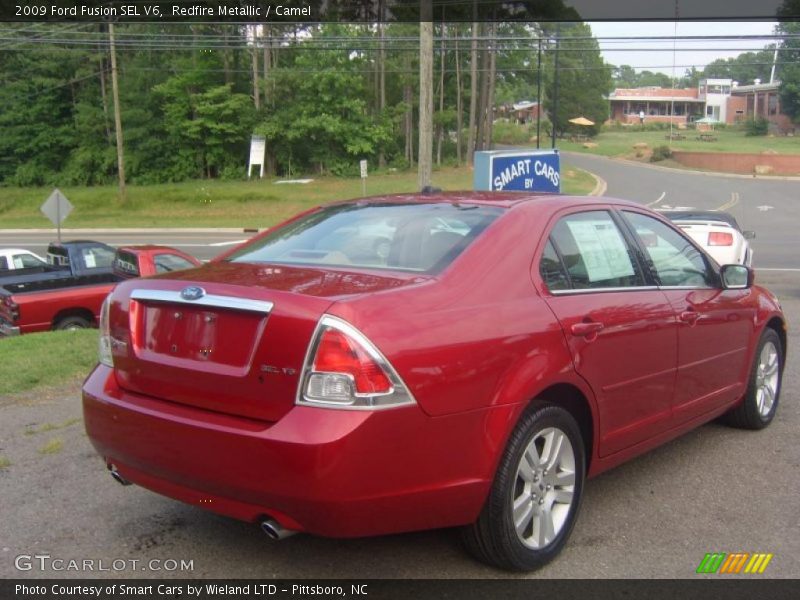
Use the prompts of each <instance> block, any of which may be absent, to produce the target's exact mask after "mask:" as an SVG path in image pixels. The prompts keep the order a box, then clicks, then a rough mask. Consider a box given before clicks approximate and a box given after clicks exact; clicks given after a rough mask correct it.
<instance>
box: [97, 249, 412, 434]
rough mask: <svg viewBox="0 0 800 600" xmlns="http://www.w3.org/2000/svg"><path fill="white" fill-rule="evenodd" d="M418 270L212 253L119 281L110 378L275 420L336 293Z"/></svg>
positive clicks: (400, 282) (386, 284)
mask: <svg viewBox="0 0 800 600" xmlns="http://www.w3.org/2000/svg"><path fill="white" fill-rule="evenodd" d="M419 280H420V278H419V277H416V276H405V275H404V274H402V273H401V274H398V275H397V276H394V274H392V275H388V276H387V275H383V274H379V275H376V274H367V273H353V272H344V271H331V270H328V269H315V268H297V267H286V266H276V265H252V264H233V263H217V264H212V265H207V266H205V267H202V268H200V269H193V270H190V271H184V272H180V273H171V274H169V277H168V278H167V277H156V278H149V279H145V280H129V281H126V282H124V283H121V284H120V285H119V286H118V288H117V291H116V292H115V294H114V302H113V306H112V311H111V335H112V337H113V338H114V339H115V340H116V341H115V342H114V343H112V347H113V353H114V367H115V373H116V377H117V381H118V383H119V385H120V386H121V387H122V388H124V389H127V390H130V391H132V392H136V393H140V394H145V395H148V396H154V397H158V398H161V399H164V400H168V401H172V402H178V403H182V404H188V405H192V406H197V407H199V408H204V409H207V410H212V411H216V412H221V413H227V414H234V415H238V416H244V417H249V418H252V419H257V420H262V421H277V420H278V419H280V418H281V417H282V416H283V415H284V414H285V413H286V412H288V411H289V410H290V409H291V408H292V406H293V405H294V401H295V396H296V393H297V386H298V383H299V380H300V376H301V370H302V367H303V361H304V359H305V355H306V351H307V348H308V345H309V343H310V341H311V336H312V335H313V332H314V329H315V328H316V325H317V322H318V321H319V318H320V317H321V316H322V315H323V314H324V313H325V312H326V311H327V310H328V308H329V307H330V306H331V305H332V304H333V303H334V302H336V301H337V300H340V299H343V298H346V297H350V296H353V295H360V294H363V293H366V292H378V291H385V290H391V289H396V288H398V287H402V286H405V285H409V284H413V283H415V282H418V281H419Z"/></svg>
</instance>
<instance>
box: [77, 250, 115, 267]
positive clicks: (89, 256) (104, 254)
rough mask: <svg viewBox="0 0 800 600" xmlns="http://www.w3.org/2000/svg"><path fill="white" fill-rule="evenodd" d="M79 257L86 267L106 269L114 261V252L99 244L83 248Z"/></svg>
mask: <svg viewBox="0 0 800 600" xmlns="http://www.w3.org/2000/svg"><path fill="white" fill-rule="evenodd" d="M81 257H82V258H83V264H84V265H86V268H87V269H107V268H109V267H111V265H112V264H113V262H114V252H113V251H112V250H109V249H108V248H103V247H101V246H96V247H93V248H83V249H82V250H81Z"/></svg>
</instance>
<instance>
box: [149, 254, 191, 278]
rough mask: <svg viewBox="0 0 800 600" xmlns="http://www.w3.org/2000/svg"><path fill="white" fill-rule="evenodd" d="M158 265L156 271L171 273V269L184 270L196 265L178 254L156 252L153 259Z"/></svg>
mask: <svg viewBox="0 0 800 600" xmlns="http://www.w3.org/2000/svg"><path fill="white" fill-rule="evenodd" d="M153 262H154V263H155V265H156V273H170V272H171V271H182V270H184V269H191V268H192V267H194V266H195V265H194V264H193V263H192V262H190V261H188V260H186V259H185V258H183V257H182V256H178V255H177V254H156V257H155V259H154V261H153Z"/></svg>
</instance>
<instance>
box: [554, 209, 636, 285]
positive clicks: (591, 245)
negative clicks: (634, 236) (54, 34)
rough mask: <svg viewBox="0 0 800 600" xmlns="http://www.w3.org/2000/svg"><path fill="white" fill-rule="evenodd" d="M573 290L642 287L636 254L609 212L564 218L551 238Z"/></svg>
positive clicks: (580, 214) (595, 212)
mask: <svg viewBox="0 0 800 600" xmlns="http://www.w3.org/2000/svg"><path fill="white" fill-rule="evenodd" d="M550 239H551V240H552V242H553V245H554V246H555V247H556V248H557V249H558V252H559V254H560V255H561V258H562V259H563V261H564V267H565V268H566V270H567V273H568V274H569V280H570V281H571V283H572V288H573V289H578V290H579V289H600V288H617V287H633V286H640V285H642V276H641V272H640V269H639V266H638V263H637V262H636V260H635V259H634V256H633V252H632V251H631V248H630V247H629V246H628V243H627V242H626V240H625V238H624V237H623V235H622V232H621V231H620V230H619V228H618V227H617V224H616V223H615V222H614V220H613V219H612V218H611V215H610V214H609V213H608V212H607V211H588V212H583V213H575V214H572V215H568V216H566V217H563V218H562V219H561V220H559V221H558V223H556V226H555V227H554V228H553V232H552V233H551V235H550Z"/></svg>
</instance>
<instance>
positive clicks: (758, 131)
mask: <svg viewBox="0 0 800 600" xmlns="http://www.w3.org/2000/svg"><path fill="white" fill-rule="evenodd" d="M768 130H769V121H767V120H766V119H764V118H763V117H762V118H759V119H752V120H750V121H747V125H745V131H746V133H745V135H749V136H756V135H767V131H768Z"/></svg>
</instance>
